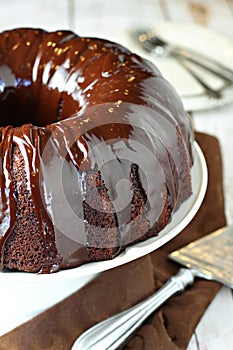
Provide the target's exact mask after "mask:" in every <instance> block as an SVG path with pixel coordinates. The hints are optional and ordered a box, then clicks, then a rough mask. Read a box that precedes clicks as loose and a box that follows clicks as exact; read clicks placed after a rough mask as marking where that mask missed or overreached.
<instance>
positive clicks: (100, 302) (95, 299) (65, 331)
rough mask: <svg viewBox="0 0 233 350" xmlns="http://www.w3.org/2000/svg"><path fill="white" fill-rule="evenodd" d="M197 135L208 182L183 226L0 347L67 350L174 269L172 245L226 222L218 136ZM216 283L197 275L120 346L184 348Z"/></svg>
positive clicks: (12, 334) (13, 333) (3, 339)
mask: <svg viewBox="0 0 233 350" xmlns="http://www.w3.org/2000/svg"><path fill="white" fill-rule="evenodd" d="M196 140H197V142H198V143H199V144H200V146H201V149H202V151H203V153H204V155H205V158H206V162H207V166H208V172H209V183H208V188H207V193H206V196H205V199H204V202H203V204H202V206H201V208H200V210H199V211H198V213H197V215H196V216H195V218H194V219H193V220H192V222H191V223H190V224H189V225H188V227H187V228H186V229H185V230H183V231H182V232H181V233H180V234H179V235H178V236H177V237H175V238H174V239H172V240H171V241H170V242H169V243H167V244H166V245H164V246H163V247H161V248H160V249H158V250H156V251H154V252H153V253H151V254H149V255H147V256H145V257H142V258H140V259H137V260H135V261H132V262H130V263H128V264H125V265H123V266H119V267H117V268H115V269H112V270H109V271H106V272H104V273H102V274H101V275H99V276H98V277H97V278H96V279H95V280H93V281H91V282H90V283H89V284H88V285H86V286H85V287H83V288H82V289H81V290H79V291H77V292H76V293H74V294H73V295H71V296H69V297H68V298H66V299H65V300H63V301H61V302H59V303H58V304H56V305H55V306H53V307H51V308H49V309H48V310H46V311H45V312H43V313H41V314H40V315H38V316H36V317H34V318H33V319H32V320H30V321H28V322H26V323H24V324H23V325H21V326H19V327H17V328H15V329H14V330H12V331H11V332H9V333H7V334H5V335H3V336H2V337H1V338H0V349H1V350H8V349H11V350H16V349H17V350H42V349H43V350H45V349H48V350H55V349H56V350H70V349H71V347H72V344H73V342H74V341H75V339H76V338H77V337H78V336H79V335H80V334H81V333H83V332H84V331H85V330H86V329H87V328H89V327H91V326H92V325H94V324H95V323H97V322H99V321H101V320H103V319H105V318H107V317H109V316H111V315H113V314H115V313H117V312H120V311H122V310H125V309H127V308H128V307H130V306H132V305H134V304H135V303H137V302H139V301H141V300H143V299H144V298H146V297H147V296H149V295H150V294H152V293H153V292H154V291H155V290H156V289H158V288H160V287H161V286H162V285H163V284H164V282H165V281H166V280H167V279H168V278H169V277H170V276H171V275H174V274H175V273H176V272H177V270H178V268H179V267H180V266H178V265H177V264H176V263H174V262H172V261H170V260H169V259H168V258H167V255H168V254H169V253H170V252H171V251H173V250H176V249H179V248H180V247H181V246H184V245H186V244H188V243H189V242H191V241H194V240H196V239H198V238H200V237H202V236H204V235H206V234H208V233H210V232H211V231H214V230H216V229H218V228H220V227H222V226H224V225H226V219H225V215H224V198H223V188H222V162H221V153H220V147H219V144H218V140H217V139H216V138H214V137H212V136H209V135H206V134H202V133H196ZM220 287H221V286H220V284H218V283H216V282H213V281H205V280H196V281H195V283H194V285H193V286H192V287H191V288H189V289H187V290H186V291H185V292H183V293H182V294H179V295H177V296H174V297H172V298H171V299H170V300H169V301H167V302H166V303H165V304H164V305H163V306H162V307H161V308H160V309H159V310H157V311H156V312H154V314H153V315H152V316H151V317H150V318H149V319H148V320H147V321H146V322H145V323H144V324H143V325H142V327H141V328H140V329H139V330H138V332H137V333H136V334H135V336H134V337H133V338H132V339H131V340H130V341H129V343H128V344H127V345H126V346H125V347H124V349H133V350H152V349H161V350H162V349H166V350H175V349H176V350H178V349H186V348H187V345H188V342H189V340H190V338H191V336H192V334H193V332H194V330H195V328H196V326H197V324H198V322H199V320H200V318H201V317H202V315H203V313H204V312H205V310H206V308H207V307H208V305H209V304H210V302H211V301H212V299H213V298H214V297H215V295H216V294H217V292H218V291H219V289H220ZM84 350H85V349H84Z"/></svg>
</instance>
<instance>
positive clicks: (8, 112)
mask: <svg viewBox="0 0 233 350" xmlns="http://www.w3.org/2000/svg"><path fill="white" fill-rule="evenodd" d="M78 110H79V103H78V101H76V100H74V99H73V98H72V96H70V95H68V94H67V93H65V92H62V93H61V92H59V91H58V90H56V89H48V87H47V86H40V87H38V86H35V87H21V88H12V87H10V88H5V89H4V91H3V92H2V93H0V118H1V125H2V126H7V125H12V126H13V127H18V126H21V125H23V124H28V123H30V124H33V125H34V126H45V125H48V124H51V123H56V122H58V121H60V120H63V119H66V118H68V117H70V116H71V115H74V114H75V113H77V111H78Z"/></svg>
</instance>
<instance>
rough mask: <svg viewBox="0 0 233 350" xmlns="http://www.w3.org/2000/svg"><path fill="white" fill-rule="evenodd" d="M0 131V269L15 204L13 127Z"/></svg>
mask: <svg viewBox="0 0 233 350" xmlns="http://www.w3.org/2000/svg"><path fill="white" fill-rule="evenodd" d="M0 131H1V143H0V189H1V193H0V196H1V198H0V205H1V210H0V233H1V234H0V269H2V268H3V249H4V242H5V241H6V239H7V238H8V237H9V235H10V233H11V231H12V228H13V226H14V223H15V220H16V211H17V205H16V201H15V197H14V184H13V181H14V179H13V178H12V176H11V150H12V138H13V129H12V128H11V127H10V126H9V127H6V128H1V130H0Z"/></svg>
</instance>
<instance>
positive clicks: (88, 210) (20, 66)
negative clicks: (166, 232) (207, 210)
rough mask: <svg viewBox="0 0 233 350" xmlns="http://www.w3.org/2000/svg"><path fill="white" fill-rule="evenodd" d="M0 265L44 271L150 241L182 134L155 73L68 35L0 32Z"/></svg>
mask: <svg viewBox="0 0 233 350" xmlns="http://www.w3.org/2000/svg"><path fill="white" fill-rule="evenodd" d="M0 92H1V94H0V116H1V143H0V152H1V153H0V155H1V158H0V160H1V164H0V165H1V166H0V186H1V194H0V196H1V212H0V258H1V260H0V261H1V269H3V268H10V269H16V270H22V271H29V272H41V273H50V272H54V271H58V270H59V269H61V268H69V267H75V266H79V265H81V264H83V263H85V262H88V261H97V260H104V259H110V258H113V257H115V256H116V255H117V254H119V253H120V252H121V251H122V250H123V249H124V248H125V247H126V246H127V245H129V244H132V243H134V242H137V241H140V240H144V239H146V238H148V237H151V236H154V235H156V234H158V232H159V231H160V230H161V229H162V228H164V226H166V225H167V223H168V222H169V220H170V219H171V216H172V213H173V212H174V211H175V210H176V209H177V208H178V207H179V205H180V204H181V203H182V202H183V201H184V200H185V199H187V197H188V196H189V195H190V194H191V180H190V166H191V164H192V141H193V133H192V128H191V124H190V120H189V119H188V117H187V116H186V114H185V112H184V110H183V107H182V104H181V102H180V99H179V97H178V96H177V94H176V92H175V91H174V89H173V88H172V87H171V86H170V84H169V83H168V82H167V81H166V80H165V79H164V78H163V77H162V76H161V74H160V72H159V71H158V69H157V68H156V67H155V66H154V65H153V64H152V63H150V62H148V61H147V60H145V59H143V58H141V57H139V56H137V55H136V54H132V53H131V52H129V51H128V50H127V49H126V48H124V47H122V46H120V45H118V44H116V43H112V42H109V41H106V40H102V39H97V38H80V37H78V36H77V35H76V34H74V33H72V32H70V31H57V32H51V33H49V32H46V31H44V30H41V29H26V28H19V29H15V30H10V31H5V32H3V33H1V34H0Z"/></svg>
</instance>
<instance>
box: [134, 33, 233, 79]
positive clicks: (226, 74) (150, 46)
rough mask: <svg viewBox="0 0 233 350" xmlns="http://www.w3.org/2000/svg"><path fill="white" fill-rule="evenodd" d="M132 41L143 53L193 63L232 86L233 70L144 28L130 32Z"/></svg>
mask: <svg viewBox="0 0 233 350" xmlns="http://www.w3.org/2000/svg"><path fill="white" fill-rule="evenodd" d="M130 35H131V37H132V39H133V40H134V41H135V42H136V43H137V44H138V45H139V46H140V47H141V48H142V49H143V50H145V51H147V52H149V53H152V54H154V55H156V56H172V57H174V58H177V59H182V60H185V61H188V62H191V63H193V64H194V65H196V66H198V67H201V68H203V69H205V70H206V71H208V72H210V73H211V74H213V75H215V76H217V77H219V78H221V79H222V80H223V81H225V82H228V83H230V84H233V70H232V69H230V68H229V67H227V66H225V65H224V64H222V63H221V62H219V61H216V60H214V59H213V58H210V57H207V56H205V55H203V54H200V53H199V52H197V51H195V50H191V49H189V48H186V47H181V46H177V45H173V44H171V43H169V42H167V41H165V40H164V39H162V38H160V37H159V36H157V35H155V34H153V33H152V34H150V31H149V30H148V29H146V28H142V29H136V30H134V31H132V32H130Z"/></svg>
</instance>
